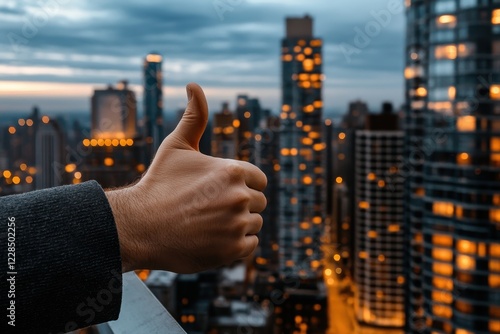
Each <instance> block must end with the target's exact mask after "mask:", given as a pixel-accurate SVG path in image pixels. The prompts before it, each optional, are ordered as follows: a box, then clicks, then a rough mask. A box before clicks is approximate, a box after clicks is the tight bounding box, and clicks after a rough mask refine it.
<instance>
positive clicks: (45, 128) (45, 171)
mask: <svg viewBox="0 0 500 334" xmlns="http://www.w3.org/2000/svg"><path fill="white" fill-rule="evenodd" d="M36 121H38V120H36ZM35 152H36V153H35V163H36V169H37V171H38V173H37V175H36V178H35V180H36V189H45V188H51V187H56V186H60V185H61V184H63V178H62V177H63V173H64V169H63V166H64V165H63V163H64V161H63V155H64V134H63V132H62V131H61V129H60V127H59V125H58V124H57V123H56V122H55V121H53V120H50V119H49V118H48V117H47V116H44V118H43V119H42V122H40V123H39V124H38V128H37V130H36V142H35Z"/></svg>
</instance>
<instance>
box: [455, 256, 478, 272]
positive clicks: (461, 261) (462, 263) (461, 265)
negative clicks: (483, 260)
mask: <svg viewBox="0 0 500 334" xmlns="http://www.w3.org/2000/svg"><path fill="white" fill-rule="evenodd" d="M456 264H457V267H458V269H462V270H474V269H475V268H476V260H475V259H474V258H473V257H472V256H468V255H457V260H456Z"/></svg>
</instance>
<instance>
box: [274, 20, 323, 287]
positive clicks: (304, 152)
mask: <svg viewBox="0 0 500 334" xmlns="http://www.w3.org/2000/svg"><path fill="white" fill-rule="evenodd" d="M286 30H287V32H286V37H285V38H284V39H283V41H282V94H283V96H282V101H283V105H282V111H281V115H280V117H281V133H280V158H279V160H280V166H279V168H280V196H279V197H280V202H279V226H280V227H279V256H280V264H279V268H280V270H279V271H280V274H281V275H283V276H285V275H293V276H298V277H300V278H301V279H304V280H314V279H316V278H317V277H318V276H319V273H320V268H319V267H320V262H319V260H320V259H321V256H320V250H319V247H320V241H319V237H320V236H321V235H322V232H323V226H324V221H323V220H324V217H323V216H324V203H323V202H324V196H323V182H324V181H323V178H324V176H323V174H324V173H323V169H324V168H323V161H324V159H322V155H323V153H324V150H325V144H324V143H323V141H322V135H321V133H322V132H321V131H322V120H321V116H322V107H323V101H322V95H321V92H322V86H323V80H324V77H323V75H322V53H321V52H322V41H321V40H320V39H316V38H314V37H313V20H312V18H311V17H309V16H305V17H303V18H288V19H287V20H286Z"/></svg>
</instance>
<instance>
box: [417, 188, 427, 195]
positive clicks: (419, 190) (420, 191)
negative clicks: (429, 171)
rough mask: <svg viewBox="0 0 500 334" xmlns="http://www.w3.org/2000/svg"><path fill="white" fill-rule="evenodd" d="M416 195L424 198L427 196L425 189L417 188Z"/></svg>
mask: <svg viewBox="0 0 500 334" xmlns="http://www.w3.org/2000/svg"><path fill="white" fill-rule="evenodd" d="M415 195H417V196H420V197H421V196H424V195H425V189H424V188H416V189H415Z"/></svg>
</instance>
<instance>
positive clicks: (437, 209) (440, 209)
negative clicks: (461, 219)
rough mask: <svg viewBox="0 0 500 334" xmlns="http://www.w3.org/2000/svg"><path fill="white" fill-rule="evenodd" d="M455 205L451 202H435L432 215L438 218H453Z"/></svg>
mask: <svg viewBox="0 0 500 334" xmlns="http://www.w3.org/2000/svg"><path fill="white" fill-rule="evenodd" d="M453 211H454V210H453V203H450V202H434V203H433V204H432V213H434V214H435V215H438V216H445V217H452V216H453Z"/></svg>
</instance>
